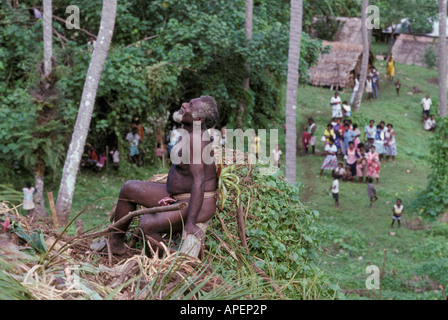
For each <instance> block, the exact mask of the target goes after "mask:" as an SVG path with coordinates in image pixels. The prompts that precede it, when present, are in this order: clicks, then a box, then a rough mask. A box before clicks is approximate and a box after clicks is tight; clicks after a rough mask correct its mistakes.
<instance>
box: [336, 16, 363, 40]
mask: <svg viewBox="0 0 448 320" xmlns="http://www.w3.org/2000/svg"><path fill="white" fill-rule="evenodd" d="M336 20H337V21H339V22H341V23H344V25H343V26H342V28H341V29H340V30H339V31H338V32H336V34H335V36H334V41H336V42H345V43H352V44H362V33H361V19H360V18H345V17H337V18H336Z"/></svg>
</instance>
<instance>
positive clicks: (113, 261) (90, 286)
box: [0, 203, 231, 300]
mask: <svg viewBox="0 0 448 320" xmlns="http://www.w3.org/2000/svg"><path fill="white" fill-rule="evenodd" d="M0 208H2V209H3V211H5V212H6V211H9V212H10V217H11V219H12V220H13V221H14V223H15V226H20V228H21V229H23V230H26V232H27V233H28V234H30V233H31V232H33V230H37V229H38V230H40V232H42V234H43V237H44V239H45V246H46V248H47V252H46V253H45V254H41V255H34V250H33V247H32V246H31V245H30V243H25V242H24V241H23V239H21V238H20V237H18V236H17V235H16V234H15V233H14V232H8V233H7V234H8V241H7V242H6V243H4V242H3V245H0V259H1V260H2V261H0V262H1V263H12V264H13V267H12V268H11V269H10V270H9V271H8V273H7V276H8V277H10V278H11V279H14V280H15V281H17V282H18V283H20V285H21V286H22V288H23V290H24V291H26V292H27V294H29V295H31V296H32V298H34V299H38V300H71V299H97V300H100V299H101V300H102V299H134V298H137V299H198V296H199V294H202V295H203V294H207V293H210V292H212V291H213V290H215V289H219V290H227V289H229V290H230V289H231V288H230V287H228V286H224V282H223V281H222V279H221V278H220V277H219V276H216V275H214V273H213V270H212V268H211V267H210V266H209V265H208V264H206V263H203V262H202V261H201V260H199V259H196V258H192V257H189V256H185V255H182V254H179V253H178V252H176V251H173V250H170V248H168V247H166V246H163V245H162V249H163V255H159V252H158V251H157V252H152V255H151V257H148V256H146V255H145V254H143V253H142V252H144V249H143V250H136V249H132V248H131V249H130V250H128V252H127V253H126V254H125V255H123V256H120V257H117V256H113V255H111V254H110V253H109V252H108V250H104V251H100V252H96V251H94V250H92V248H91V245H92V239H90V238H80V237H78V236H76V237H69V236H67V235H66V234H64V233H62V234H59V233H58V232H56V231H54V230H53V228H52V225H51V219H43V220H42V219H41V220H35V219H33V218H32V217H27V216H21V215H19V214H18V213H16V214H15V215H13V214H11V212H13V211H12V210H11V209H10V206H8V205H7V204H6V203H1V204H0ZM4 234H6V233H4ZM106 241H107V240H106ZM146 245H147V246H148V247H149V248H151V246H150V245H149V243H148V244H146ZM25 252H27V253H25ZM160 256H162V257H160ZM226 288H227V289H226ZM0 289H2V288H0Z"/></svg>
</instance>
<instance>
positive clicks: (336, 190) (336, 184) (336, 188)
mask: <svg viewBox="0 0 448 320" xmlns="http://www.w3.org/2000/svg"><path fill="white" fill-rule="evenodd" d="M330 190H331V193H332V195H333V199H334V204H335V206H336V208H339V180H338V178H337V177H336V174H335V173H333V183H332V184H331V187H330Z"/></svg>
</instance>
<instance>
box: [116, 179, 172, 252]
mask: <svg viewBox="0 0 448 320" xmlns="http://www.w3.org/2000/svg"><path fill="white" fill-rule="evenodd" d="M167 196H168V192H167V191H166V186H165V185H164V184H160V183H151V182H146V181H137V180H130V181H127V182H125V184H124V185H123V187H122V188H121V190H120V195H119V199H118V203H117V208H116V209H115V216H114V221H118V220H120V219H121V218H123V217H124V216H126V215H127V214H128V213H129V212H131V211H134V210H135V208H136V206H137V205H138V204H139V205H142V206H145V207H147V208H152V207H157V206H159V204H158V202H159V200H161V199H162V198H164V197H167ZM130 223H131V221H129V223H127V224H126V225H124V226H123V227H122V228H120V229H119V230H117V231H116V232H114V233H113V234H112V236H111V239H110V246H111V251H112V253H114V254H118V255H121V254H124V253H125V252H126V250H127V248H126V246H125V245H124V237H125V235H126V231H127V229H128V227H129V224H130Z"/></svg>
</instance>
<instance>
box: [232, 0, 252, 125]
mask: <svg viewBox="0 0 448 320" xmlns="http://www.w3.org/2000/svg"><path fill="white" fill-rule="evenodd" d="M253 11H254V0H246V19H245V20H244V31H245V32H246V46H247V45H248V43H249V42H250V40H251V39H252V16H253ZM244 67H245V69H246V72H247V77H246V78H245V79H244V81H243V89H244V91H249V89H250V75H249V74H250V63H249V62H247V61H246V63H245V65H244ZM246 106H247V103H246V102H245V101H242V102H241V104H240V108H239V109H238V115H237V117H236V125H237V127H238V128H241V129H242V128H243V116H244V113H245V112H246Z"/></svg>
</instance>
